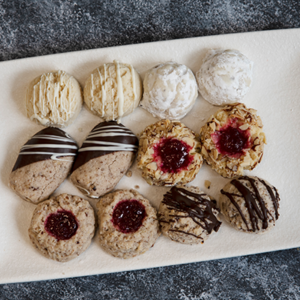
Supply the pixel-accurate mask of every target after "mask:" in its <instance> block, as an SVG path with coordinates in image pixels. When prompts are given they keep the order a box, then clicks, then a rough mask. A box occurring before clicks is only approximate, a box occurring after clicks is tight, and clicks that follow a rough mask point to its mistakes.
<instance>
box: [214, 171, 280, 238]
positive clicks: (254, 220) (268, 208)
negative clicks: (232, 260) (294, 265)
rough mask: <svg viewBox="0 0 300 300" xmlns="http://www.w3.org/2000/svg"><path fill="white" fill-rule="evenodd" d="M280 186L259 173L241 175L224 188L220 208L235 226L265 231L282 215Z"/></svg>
mask: <svg viewBox="0 0 300 300" xmlns="http://www.w3.org/2000/svg"><path fill="white" fill-rule="evenodd" d="M279 201H280V197H279V194H278V191H277V189H276V188H275V187H274V186H272V185H271V184H270V183H269V182H267V181H266V180H263V179H261V178H259V177H252V176H241V177H239V178H237V179H233V180H231V181H230V182H229V183H227V184H226V185H225V186H224V188H223V189H222V190H221V197H220V208H221V212H222V214H223V215H224V217H225V220H226V221H227V222H228V223H229V224H230V225H231V226H233V227H234V228H235V229H237V230H240V231H243V232H250V233H264V232H267V231H269V230H270V229H272V228H273V227H274V226H275V222H276V220H277V219H278V217H279V213H278V210H279Z"/></svg>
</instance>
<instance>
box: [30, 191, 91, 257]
mask: <svg viewBox="0 0 300 300" xmlns="http://www.w3.org/2000/svg"><path fill="white" fill-rule="evenodd" d="M95 226H96V220H95V214H94V210H93V208H92V207H91V205H90V204H89V202H88V201H87V200H84V199H82V198H80V197H78V196H72V195H68V194H61V195H58V196H57V197H55V198H50V199H49V200H46V201H44V202H42V203H40V204H39V205H38V206H37V207H36V209H35V210H34V212H33V216H32V220H31V224H30V227H29V229H28V233H29V237H30V240H31V241H32V243H33V244H34V245H35V246H36V248H37V249H39V250H40V251H41V252H42V254H43V255H45V256H46V257H48V258H51V259H53V260H56V261H60V262H66V261H69V260H71V259H74V258H76V257H77V256H79V255H80V254H81V253H82V252H84V251H85V250H86V249H87V248H88V246H89V245H90V243H91V241H92V238H93V236H94V234H95Z"/></svg>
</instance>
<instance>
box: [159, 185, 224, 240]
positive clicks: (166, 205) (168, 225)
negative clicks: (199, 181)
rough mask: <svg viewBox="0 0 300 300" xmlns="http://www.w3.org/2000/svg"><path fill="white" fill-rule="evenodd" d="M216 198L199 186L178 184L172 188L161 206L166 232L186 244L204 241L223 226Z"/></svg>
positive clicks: (160, 221) (161, 222) (170, 236)
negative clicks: (212, 197) (213, 198)
mask: <svg viewBox="0 0 300 300" xmlns="http://www.w3.org/2000/svg"><path fill="white" fill-rule="evenodd" d="M218 215H219V209H217V207H216V201H214V200H211V198H210V197H209V196H208V195H206V194H205V193H203V192H201V191H200V189H199V188H197V187H192V186H191V187H186V186H176V187H172V188H171V190H170V191H168V192H167V193H166V194H165V195H164V198H163V200H162V202H161V204H160V206H159V211H158V217H159V223H160V227H161V232H162V234H163V235H165V236H167V237H168V238H170V239H171V240H172V241H175V242H179V243H182V244H189V245H193V244H199V243H201V244H203V243H204V241H205V240H206V239H207V238H208V237H209V236H210V235H211V234H212V233H213V232H214V231H215V232H217V231H218V230H219V228H220V226H221V222H220V221H219V217H218Z"/></svg>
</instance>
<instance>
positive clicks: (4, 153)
mask: <svg viewBox="0 0 300 300" xmlns="http://www.w3.org/2000/svg"><path fill="white" fill-rule="evenodd" d="M210 48H223V49H229V48H232V49H237V50H239V51H241V52H242V53H243V54H245V55H246V56H247V57H248V58H249V59H251V60H252V61H254V74H253V75H254V76H253V86H252V88H251V90H250V92H249V93H248V94H247V95H246V97H245V98H244V102H245V104H246V105H247V106H248V107H251V108H255V109H256V110H257V111H258V115H259V116H260V117H261V119H262V121H263V124H264V131H265V134H266V137H267V145H266V147H265V152H264V157H263V159H262V162H261V163H260V164H259V165H258V166H257V167H256V168H255V169H254V170H253V171H251V172H247V173H246V174H248V175H249V174H251V175H256V176H260V177H262V178H264V179H266V180H267V181H269V182H270V183H271V184H273V185H274V186H275V187H277V189H278V191H279V193H280V196H281V201H280V211H279V213H280V217H279V220H278V222H277V224H276V226H275V228H274V229H272V230H271V231H270V232H268V233H267V234H265V235H255V234H248V233H241V232H238V231H236V230H234V229H233V228H231V227H229V226H228V225H227V224H226V223H225V222H223V225H222V226H221V228H220V230H219V231H218V232H217V233H216V234H214V235H212V236H211V237H210V238H209V239H208V240H207V241H206V242H205V243H204V244H203V245H201V244H200V245H194V246H189V245H182V244H178V243H175V242H172V241H170V240H168V239H167V238H166V237H163V236H161V237H160V238H159V239H158V240H157V242H156V244H155V245H154V247H153V248H151V249H150V250H149V251H148V252H146V253H145V254H143V255H141V256H138V257H136V258H132V259H127V260H122V259H118V258H115V257H112V256H110V255H109V254H107V253H105V252H104V251H103V250H102V249H101V247H100V245H99V242H98V239H97V235H96V236H95V238H94V239H93V242H92V244H91V246H90V247H89V248H88V249H87V251H85V252H84V253H83V254H82V255H80V256H79V257H78V258H76V259H74V260H72V261H70V262H67V263H59V262H56V261H52V260H50V259H47V258H45V257H43V256H42V255H41V254H40V252H38V250H37V249H36V248H35V247H34V246H33V245H32V244H31V242H30V240H29V237H28V227H29V224H30V220H31V217H32V213H33V210H34V208H35V205H33V204H31V203H27V202H25V201H23V200H22V199H20V198H19V197H18V196H17V195H15V194H14V193H13V192H12V191H11V190H10V189H9V187H8V177H9V174H10V172H11V169H12V167H13V165H14V162H15V160H16V158H17V156H18V152H19V149H20V147H21V146H22V145H23V144H24V143H25V142H26V141H27V140H28V139H29V138H30V137H31V136H32V135H33V134H34V133H36V132H37V131H39V130H41V129H42V128H43V127H42V126H39V125H37V124H35V123H33V122H31V121H30V120H29V119H27V117H26V115H25V103H24V102H25V90H26V87H27V85H28V84H29V82H30V81H31V80H32V79H33V78H35V77H36V76H38V75H40V74H41V73H44V72H48V71H51V70H57V69H61V70H65V71H67V72H68V73H70V74H72V75H74V76H75V77H76V78H77V79H78V80H79V82H80V83H81V84H82V85H84V82H85V79H86V78H87V77H88V75H89V74H90V73H91V71H92V70H93V69H95V68H96V67H98V66H100V65H101V64H103V63H107V62H112V61H113V60H118V61H120V62H125V63H130V64H132V65H133V66H134V67H135V68H136V70H137V71H138V72H139V73H140V74H141V76H142V77H143V75H144V73H145V71H147V70H148V69H149V68H152V67H153V66H155V65H157V64H159V63H161V62H166V61H171V60H173V61H176V62H178V63H181V64H185V65H187V66H188V67H189V68H191V69H192V70H193V71H194V72H196V71H197V70H198V69H199V68H200V66H201V62H202V59H203V57H204V55H205V53H206V51H207V50H208V49H210ZM0 91H1V92H0V95H1V96H0V123H1V126H0V132H1V134H0V145H1V148H0V166H1V181H0V270H1V271H0V283H8V282H21V281H34V280H44V279H54V278H64V277H73V276H84V275H93V274H103V273H109V272H119V271H124V270H135V269H144V268H152V267H158V266H166V265H174V264H182V263H191V262H198V261H205V260H211V259H219V258H225V257H232V256H238V255H248V254H254V253H260V252H266V251H273V250H280V249H286V248H292V247H298V246H300V234H299V231H300V221H299V214H300V196H299V188H300V159H299V157H300V119H299V116H300V30H299V29H292V30H279V31H265V32H254V33H242V34H230V35H219V36H210V37H199V38H189V39H181V40H174V41H166V42H156V43H148V44H140V45H129V46H122V47H114V48H104V49H95V50H87V51H80V52H72V53H64V54H58V55H50V56H43V57H34V58H27V59H21V60H14V61H7V62H2V63H0ZM217 109H218V108H217V107H214V106H212V105H210V104H209V103H207V102H206V101H205V100H204V99H202V98H201V97H200V96H199V97H198V99H197V101H196V104H195V106H194V108H193V110H192V111H191V112H190V113H189V114H188V115H187V116H186V117H185V118H184V119H182V122H183V123H184V124H185V125H187V126H188V127H190V128H191V129H193V130H194V131H195V132H196V133H198V132H199V130H200V128H201V126H203V125H204V123H205V121H206V120H207V119H208V118H209V116H210V115H211V114H213V113H214V112H215V111H216V110H217ZM157 120H158V119H156V118H154V117H153V116H152V115H150V114H149V113H148V112H146V111H144V110H143V109H142V108H137V109H136V110H135V111H134V112H133V113H132V114H131V115H129V116H127V117H124V118H123V119H122V123H123V124H124V125H125V126H127V127H128V128H130V129H131V130H132V131H133V132H134V133H135V134H139V133H141V131H142V130H143V129H144V128H145V127H146V126H147V125H150V124H152V123H154V122H156V121H157ZM100 121H101V119H100V118H98V117H96V116H94V115H93V114H91V113H90V112H89V111H88V110H87V109H86V108H85V107H84V108H83V109H82V111H81V113H80V115H79V116H78V118H77V119H76V120H75V122H74V123H73V124H72V125H70V126H69V127H67V128H66V129H65V130H66V131H67V132H68V133H69V134H70V135H71V136H72V137H73V138H74V139H75V140H76V141H77V142H78V144H79V145H81V143H82V141H83V140H84V138H85V137H86V136H87V134H88V133H89V131H90V130H91V129H92V128H93V127H94V126H95V125H96V124H97V123H98V122H100ZM131 170H132V174H133V175H132V177H126V176H125V177H124V178H123V179H122V180H121V181H120V183H119V184H118V185H117V188H138V191H139V192H140V193H141V194H143V195H144V196H145V197H146V198H148V199H149V200H150V202H151V203H152V204H153V206H155V207H156V208H158V206H159V203H160V201H161V200H162V196H163V194H164V193H165V192H166V191H167V190H168V189H169V188H165V187H153V186H149V185H148V184H147V183H146V182H145V181H144V180H143V179H142V177H141V172H140V170H138V169H137V167H136V164H134V165H133V166H132V168H131ZM205 180H209V181H210V182H211V188H210V189H209V190H208V189H206V188H205V186H204V182H205ZM227 182H228V179H224V178H222V177H221V176H219V175H218V174H217V173H216V172H214V171H212V170H211V168H210V167H209V166H207V165H204V166H203V167H202V168H201V170H200V172H199V174H198V175H197V177H196V179H195V180H194V181H193V182H192V183H191V184H192V185H196V186H199V187H200V188H201V189H202V190H203V191H205V192H206V193H208V194H210V195H211V196H213V197H215V198H216V199H218V197H219V193H220V192H219V191H220V189H221V188H222V187H223V186H224V185H225V184H226V183H227ZM62 192H67V193H71V194H75V195H79V196H82V194H81V193H80V192H79V191H78V190H77V189H76V188H75V187H74V186H73V185H72V184H71V182H70V181H69V180H66V181H65V182H64V183H63V184H62V185H61V186H60V187H59V189H58V190H57V191H56V192H55V194H59V193H62ZM85 198H86V197H85ZM96 201H97V200H90V202H91V204H92V205H93V206H94V207H95V204H96Z"/></svg>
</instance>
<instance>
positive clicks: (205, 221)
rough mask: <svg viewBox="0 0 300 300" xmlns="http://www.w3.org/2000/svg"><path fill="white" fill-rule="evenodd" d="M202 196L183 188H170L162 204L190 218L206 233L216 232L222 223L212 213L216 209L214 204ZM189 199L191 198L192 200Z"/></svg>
mask: <svg viewBox="0 0 300 300" xmlns="http://www.w3.org/2000/svg"><path fill="white" fill-rule="evenodd" d="M202 196H203V194H196V193H192V192H190V191H188V190H186V189H183V188H177V187H172V188H171V190H170V191H169V192H167V193H166V194H165V195H164V199H163V201H162V203H164V204H166V205H167V206H168V207H169V208H170V209H174V210H176V211H179V212H184V213H186V214H187V217H190V218H192V219H193V221H194V222H195V223H197V224H198V225H200V226H201V227H202V228H203V229H204V230H206V231H207V232H208V233H211V232H212V230H214V231H218V230H219V228H220V226H221V224H222V223H221V222H220V221H219V220H218V219H217V218H216V217H215V215H214V214H213V211H212V210H213V209H216V203H215V201H209V200H207V199H205V198H204V197H202ZM189 197H192V198H193V199H194V200H192V199H191V198H189ZM176 217H180V216H176Z"/></svg>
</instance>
